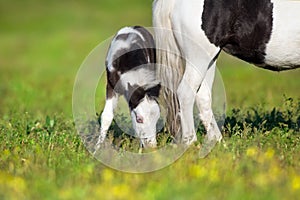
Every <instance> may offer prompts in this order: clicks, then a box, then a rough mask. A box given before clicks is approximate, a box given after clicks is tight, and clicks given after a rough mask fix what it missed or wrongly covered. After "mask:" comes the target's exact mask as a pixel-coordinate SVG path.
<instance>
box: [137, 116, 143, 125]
mask: <svg viewBox="0 0 300 200" xmlns="http://www.w3.org/2000/svg"><path fill="white" fill-rule="evenodd" d="M136 122H137V123H139V124H142V123H144V119H143V117H142V116H136Z"/></svg>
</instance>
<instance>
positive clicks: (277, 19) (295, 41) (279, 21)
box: [265, 1, 300, 69]
mask: <svg viewBox="0 0 300 200" xmlns="http://www.w3.org/2000/svg"><path fill="white" fill-rule="evenodd" d="M299 18H300V1H298V2H297V1H281V2H279V1H274V9H273V29H272V34H271V39H270V41H269V42H268V44H267V45H266V56H265V63H266V65H268V66H273V67H274V68H276V67H278V68H280V69H292V68H297V67H299V66H300V19H299Z"/></svg>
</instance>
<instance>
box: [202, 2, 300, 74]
mask: <svg viewBox="0 0 300 200" xmlns="http://www.w3.org/2000/svg"><path fill="white" fill-rule="evenodd" d="M299 10H300V3H299V2H293V1H283V0H272V1H271V0H227V1H224V0H204V8H203V13H202V26H201V27H202V30H203V31H204V32H205V34H206V36H207V38H208V40H209V41H210V42H211V43H213V44H214V45H216V46H217V47H220V48H222V49H223V50H224V51H225V52H227V53H229V54H231V55H233V56H236V57H238V58H240V59H242V60H244V61H247V62H249V63H252V64H255V65H257V66H259V67H262V68H266V69H269V70H273V71H281V70H288V69H293V68H298V67H300V60H299V59H300V50H299V49H300V48H299V40H300V20H298V19H299V17H300V14H299ZM297 41H298V42H297Z"/></svg>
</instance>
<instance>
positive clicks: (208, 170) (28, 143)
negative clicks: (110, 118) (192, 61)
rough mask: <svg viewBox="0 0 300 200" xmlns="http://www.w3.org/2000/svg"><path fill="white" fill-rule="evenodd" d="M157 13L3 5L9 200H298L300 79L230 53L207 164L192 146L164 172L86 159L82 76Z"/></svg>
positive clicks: (224, 61) (146, 6)
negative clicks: (94, 56)
mask: <svg viewBox="0 0 300 200" xmlns="http://www.w3.org/2000/svg"><path fill="white" fill-rule="evenodd" d="M151 4H152V1H151V0H143V1H141V0H127V1H124V0H98V1H96V0H86V1H69V0H66V1H57V0H53V1H44V0H42V1H37V0H24V1H17V0H12V1H6V0H0V72H1V73H0V83H1V84H0V199H5V200H6V199H18V200H19V199H105V200H106V199H112V200H116V199H126V200H127V199H147V200H148V199H149V200H152V199H153V200H154V199H155V200H156V199H178V200H179V199H197V200H198V199H245V200H246V199H299V196H300V154H299V153H300V133H299V127H300V94H299V88H300V79H299V76H300V70H295V71H290V72H283V73H274V72H270V71H266V70H262V69H258V68H256V67H254V66H252V65H250V64H247V63H245V62H242V61H239V60H237V59H235V58H233V57H231V56H228V55H225V54H222V55H221V59H219V61H218V68H219V71H220V73H221V75H222V78H223V81H224V85H225V88H226V95H227V112H226V113H227V117H226V122H225V125H224V128H223V131H222V132H223V135H224V140H223V141H222V142H221V143H220V144H218V145H216V147H215V148H214V149H213V151H212V152H211V153H210V154H209V155H208V156H207V157H206V158H204V159H199V158H198V152H199V149H198V146H197V145H192V146H191V147H190V148H189V150H188V151H187V152H186V153H185V154H184V155H183V156H182V157H181V158H180V159H179V160H178V161H176V162H175V163H174V164H172V165H170V166H167V167H166V168H164V169H161V170H159V171H155V172H151V173H146V174H130V173H123V172H119V171H116V170H113V169H111V168H108V167H106V166H104V165H103V164H102V163H100V162H99V161H97V160H96V159H95V158H93V156H92V155H91V154H90V153H89V152H88V151H87V150H86V148H85V146H84V144H83V142H82V141H81V139H80V137H79V135H78V134H77V131H76V129H75V126H74V121H73V116H72V91H73V83H74V80H75V77H76V73H77V70H78V69H79V67H80V65H81V63H82V62H83V60H84V59H85V57H86V56H87V55H88V54H89V52H90V51H91V50H92V49H93V48H94V47H95V46H96V45H98V44H99V43H100V42H102V41H103V40H105V39H107V38H108V37H111V36H112V35H113V34H115V32H116V31H117V30H118V29H119V28H121V27H123V26H129V25H143V26H149V27H150V26H151ZM287 48H288V47H287ZM99 88H100V89H101V88H104V87H101V86H99ZM101 92H102V93H104V91H100V93H101ZM102 99H103V98H102ZM103 100H104V99H103ZM103 100H102V102H99V107H97V112H99V113H100V112H101V110H100V107H101V105H103V103H104V101H103ZM199 134H201V133H199Z"/></svg>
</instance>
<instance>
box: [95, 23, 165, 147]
mask: <svg viewBox="0 0 300 200" xmlns="http://www.w3.org/2000/svg"><path fill="white" fill-rule="evenodd" d="M155 55H156V53H155V43H154V39H153V37H152V35H151V33H149V32H148V31H147V30H146V29H145V28H143V27H140V26H134V27H125V28H122V29H121V30H119V31H118V33H117V34H116V35H115V37H114V38H113V40H112V42H111V44H110V47H109V50H108V53H107V57H106V62H105V63H106V72H107V87H106V88H107V90H106V103H105V107H104V110H103V112H102V114H101V133H100V136H99V139H98V141H97V145H96V149H98V148H99V147H100V145H101V143H103V141H104V139H105V137H106V134H107V131H108V128H109V126H110V125H111V122H112V120H113V117H114V109H115V107H116V105H117V102H118V97H119V96H121V95H123V96H124V97H125V99H126V101H127V102H128V106H129V110H130V115H131V118H132V123H133V128H134V130H135V135H136V136H137V137H138V138H140V141H141V146H144V147H148V146H151V147H153V146H156V123H157V121H158V119H159V117H160V109H159V105H158V102H157V101H156V98H157V97H158V95H159V90H160V84H159V82H158V81H157V79H156V72H155V63H156V56H155Z"/></svg>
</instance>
